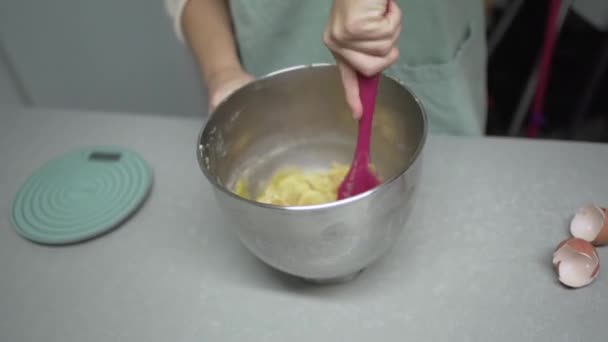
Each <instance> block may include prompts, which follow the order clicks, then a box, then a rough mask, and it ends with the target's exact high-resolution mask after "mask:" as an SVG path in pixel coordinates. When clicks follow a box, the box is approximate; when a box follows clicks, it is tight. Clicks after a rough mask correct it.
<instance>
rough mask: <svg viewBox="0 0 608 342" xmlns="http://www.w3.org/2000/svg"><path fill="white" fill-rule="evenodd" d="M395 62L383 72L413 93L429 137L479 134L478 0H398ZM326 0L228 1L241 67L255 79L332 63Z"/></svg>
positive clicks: (481, 45)
mask: <svg viewBox="0 0 608 342" xmlns="http://www.w3.org/2000/svg"><path fill="white" fill-rule="evenodd" d="M397 2H398V3H399V6H400V7H401V9H402V11H403V31H402V33H401V36H400V40H399V49H400V52H401V54H400V56H401V57H400V59H399V61H398V62H397V63H396V64H395V65H393V66H392V67H391V68H389V69H388V70H386V74H388V75H389V76H392V77H394V78H396V79H399V80H401V81H402V82H403V83H405V84H406V85H408V86H409V87H410V88H411V89H412V90H413V91H414V93H415V94H416V96H418V97H419V98H420V100H421V101H422V103H423V106H424V107H425V110H426V112H427V114H428V116H429V122H430V131H431V132H432V133H434V134H451V135H480V134H483V132H484V129H485V123H486V90H485V89H486V88H485V87H486V53H485V22H484V12H483V6H482V5H483V1H482V0H457V1H456V0H398V1H397ZM331 3H332V2H331V1H330V0H306V1H305V0H297V1H296V0H292V1H287V0H230V5H231V11H232V17H233V22H234V27H235V31H236V37H237V41H238V47H239V52H240V55H241V59H242V62H243V65H244V67H245V68H246V69H247V70H248V71H249V72H251V73H252V74H253V75H255V76H261V75H265V74H268V73H270V72H273V71H276V70H280V69H283V68H286V67H290V66H296V65H302V64H311V63H334V60H333V58H332V56H331V54H330V53H329V51H328V50H327V48H326V47H325V45H324V44H323V41H322V34H323V29H324V27H325V23H326V22H327V17H328V14H329V10H330V6H331Z"/></svg>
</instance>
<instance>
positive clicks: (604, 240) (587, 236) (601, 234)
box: [570, 204, 608, 246]
mask: <svg viewBox="0 0 608 342" xmlns="http://www.w3.org/2000/svg"><path fill="white" fill-rule="evenodd" d="M570 233H571V234H572V236H574V237H576V238H579V239H583V240H586V241H588V242H591V243H592V244H594V245H596V246H601V245H605V244H608V215H606V209H604V208H600V207H598V206H596V205H593V204H587V205H585V206H583V207H582V208H580V209H579V210H578V211H577V212H576V214H575V215H574V217H573V218H572V221H571V222H570Z"/></svg>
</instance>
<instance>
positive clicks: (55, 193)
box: [12, 146, 152, 244]
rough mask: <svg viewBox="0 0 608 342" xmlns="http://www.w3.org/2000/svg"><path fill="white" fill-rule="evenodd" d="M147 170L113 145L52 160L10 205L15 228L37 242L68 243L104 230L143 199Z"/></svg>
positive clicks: (148, 176) (138, 158) (131, 153)
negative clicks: (11, 205)
mask: <svg viewBox="0 0 608 342" xmlns="http://www.w3.org/2000/svg"><path fill="white" fill-rule="evenodd" d="M151 186H152V171H151V170H150V167H149V166H148V163H146V161H145V160H144V159H143V158H142V157H141V156H140V155H139V154H137V153H136V152H134V151H130V150H127V149H124V148H122V147H114V146H100V147H90V148H85V149H80V150H77V151H73V152H70V153H67V154H65V155H63V156H61V157H59V158H57V159H54V160H51V161H49V162H47V163H46V164H44V165H43V166H42V167H41V168H39V169H38V170H36V171H35V172H34V174H32V175H31V176H30V177H29V178H28V179H27V181H26V182H25V183H24V184H23V186H22V187H21V189H20V190H19V192H18V193H17V196H16V197H15V199H14V201H13V210H12V220H13V224H14V225H15V230H16V231H17V232H18V233H19V234H20V235H21V236H23V237H25V238H26V239H29V240H32V241H35V242H38V243H42V244H67V243H74V242H79V241H83V240H87V239H90V238H93V237H95V236H98V235H100V234H102V233H104V232H107V231H109V230H111V229H113V228H115V227H117V226H118V225H119V224H120V223H122V222H123V221H124V220H126V219H127V218H128V217H129V216H130V215H131V214H133V213H134V212H135V211H136V210H137V209H138V208H139V207H140V205H141V204H142V203H143V201H144V200H145V199H146V197H147V194H148V192H149V190H150V188H151Z"/></svg>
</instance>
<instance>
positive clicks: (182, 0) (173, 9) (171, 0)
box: [164, 0, 188, 42]
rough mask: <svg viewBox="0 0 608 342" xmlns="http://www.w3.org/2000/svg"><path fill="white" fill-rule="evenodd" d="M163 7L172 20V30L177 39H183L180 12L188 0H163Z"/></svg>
mask: <svg viewBox="0 0 608 342" xmlns="http://www.w3.org/2000/svg"><path fill="white" fill-rule="evenodd" d="M164 1H165V8H166V10H167V13H168V14H169V17H170V18H171V20H172V21H173V31H174V32H175V34H176V35H177V39H179V40H180V41H181V42H183V41H184V33H183V31H182V13H183V12H184V7H186V3H187V2H188V0H164Z"/></svg>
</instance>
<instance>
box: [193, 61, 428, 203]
mask: <svg viewBox="0 0 608 342" xmlns="http://www.w3.org/2000/svg"><path fill="white" fill-rule="evenodd" d="M326 67H330V68H336V67H337V66H336V65H335V64H331V63H312V64H302V65H297V66H292V67H287V68H283V69H279V70H276V71H273V72H270V73H268V74H266V75H263V76H261V77H258V78H256V79H255V80H254V81H253V82H251V83H249V84H246V85H245V86H243V87H241V88H239V89H237V90H236V91H235V92H234V93H232V94H231V95H230V96H228V97H227V98H225V99H224V100H222V101H221V102H220V103H219V104H218V105H217V106H216V108H215V109H214V110H213V111H212V112H211V113H209V115H208V117H207V120H206V121H205V123H204V124H203V127H202V128H201V129H200V132H199V134H198V136H197V142H196V156H197V162H198V165H199V168H200V169H201V171H202V172H203V174H204V175H205V177H206V178H207V180H208V181H209V182H210V183H211V184H212V185H213V187H215V188H217V189H219V190H220V191H222V192H223V193H225V194H227V195H228V196H230V197H232V198H234V199H236V200H238V201H242V202H246V203H249V204H252V205H254V206H256V207H261V208H266V209H271V210H278V211H320V210H326V209H333V208H336V207H342V206H346V205H348V204H350V203H353V202H357V201H360V200H362V199H364V198H366V197H369V196H371V195H372V194H374V193H376V192H379V191H382V189H384V188H386V187H388V186H390V185H391V184H392V183H393V182H394V181H395V180H397V179H399V178H400V177H401V176H403V175H404V174H406V173H407V172H408V171H409V170H410V169H411V167H412V165H414V164H415V163H416V162H417V161H418V159H419V158H420V155H421V154H422V150H423V149H424V147H425V146H426V143H427V138H428V131H429V127H428V126H429V123H428V117H427V113H426V110H425V108H424V105H423V103H422V101H420V98H419V97H418V96H417V95H416V93H414V91H413V90H412V89H411V88H410V87H409V86H407V85H406V84H405V83H404V82H403V81H401V80H400V79H398V78H396V77H393V76H390V75H386V74H382V77H386V78H388V79H390V80H392V81H394V82H397V83H398V84H399V85H401V86H402V87H403V88H404V89H405V90H406V91H408V92H409V93H410V95H411V96H412V98H413V99H414V101H415V102H416V105H417V106H418V108H419V110H420V114H421V116H422V130H423V131H422V135H421V137H420V142H419V144H418V146H417V147H416V150H415V151H414V154H413V156H412V158H411V159H410V161H409V163H408V164H407V165H406V167H405V168H403V170H402V171H401V172H399V173H398V174H397V175H395V176H393V177H391V178H389V179H387V180H386V181H384V182H382V184H380V185H379V186H377V187H375V188H373V189H370V190H368V191H365V192H362V193H360V194H358V195H355V196H352V197H348V198H345V199H341V200H336V201H332V202H328V203H322V204H315V205H298V206H280V205H274V204H267V203H261V202H257V201H254V200H250V199H247V198H244V197H241V196H239V195H237V194H235V193H234V192H233V191H231V190H230V189H228V187H227V186H224V185H222V184H220V183H219V182H218V181H217V180H216V179H215V177H213V176H212V175H211V174H210V173H209V171H208V170H207V168H206V167H205V165H204V163H203V160H204V159H205V155H204V154H203V151H204V149H203V146H202V143H201V139H202V138H203V135H204V134H205V132H206V131H207V129H208V127H209V126H208V124H209V122H210V121H211V119H212V118H213V116H214V115H216V114H217V109H218V108H220V107H221V106H222V105H223V104H224V103H226V102H227V101H228V100H229V99H230V98H231V97H232V96H233V95H234V94H237V93H239V92H243V91H246V90H247V89H248V88H250V87H255V86H256V84H255V83H256V82H257V81H260V80H265V79H269V78H272V77H275V76H278V75H281V74H285V73H288V72H291V71H296V70H301V69H311V68H326Z"/></svg>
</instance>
